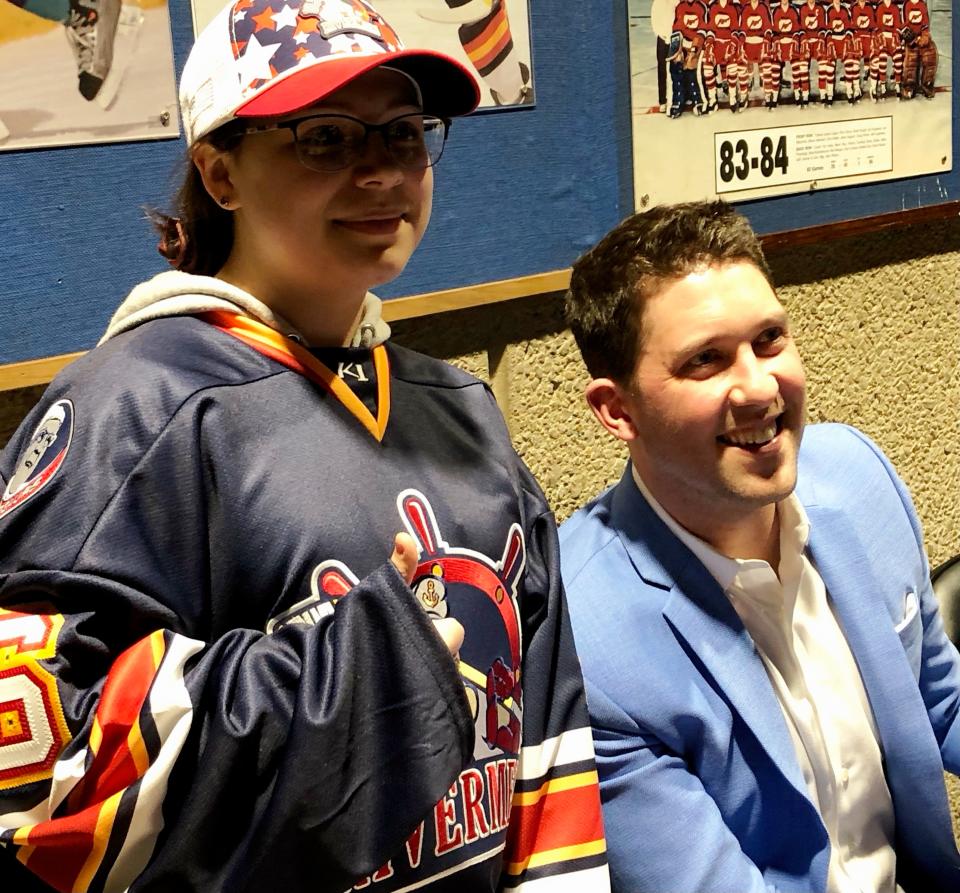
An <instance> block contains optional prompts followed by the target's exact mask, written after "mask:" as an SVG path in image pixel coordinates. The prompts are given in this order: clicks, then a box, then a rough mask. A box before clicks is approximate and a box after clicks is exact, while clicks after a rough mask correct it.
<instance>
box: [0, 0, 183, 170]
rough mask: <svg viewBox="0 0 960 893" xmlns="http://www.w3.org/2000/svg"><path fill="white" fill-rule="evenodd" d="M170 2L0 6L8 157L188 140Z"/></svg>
mask: <svg viewBox="0 0 960 893" xmlns="http://www.w3.org/2000/svg"><path fill="white" fill-rule="evenodd" d="M176 96H177V93H176V85H175V76H174V65H173V45H172V41H171V36H170V18H169V14H168V10H167V2H166V0H122V2H121V0H0V151H3V150H7V151H9V150H15V149H32V148H39V147H47V146H65V145H77V144H83V143H108V142H118V141H126V140H148V139H161V138H165V137H171V138H172V137H177V136H179V133H180V130H179V124H178V118H177V103H176Z"/></svg>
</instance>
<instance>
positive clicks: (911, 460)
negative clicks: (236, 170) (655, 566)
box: [0, 221, 960, 827]
mask: <svg viewBox="0 0 960 893" xmlns="http://www.w3.org/2000/svg"><path fill="white" fill-rule="evenodd" d="M771 266H772V267H773V271H774V276H775V279H776V281H777V283H778V284H779V286H780V293H781V297H782V298H783V299H784V301H785V303H786V304H787V306H788V307H789V309H790V312H791V314H792V316H793V318H794V322H795V328H796V331H797V337H798V341H799V344H800V349H801V352H802V354H803V356H804V359H805V362H806V366H807V376H808V382H809V407H810V418H811V419H812V420H815V421H825V420H831V421H843V422H849V423H852V424H854V425H857V426H858V427H859V428H862V429H863V430H864V431H866V432H867V433H868V434H870V435H871V436H872V437H873V438H874V439H875V440H876V441H877V442H878V443H879V444H880V446H881V447H883V449H884V450H885V451H886V452H887V453H888V455H889V456H890V457H891V459H892V460H893V462H894V464H895V465H896V466H897V468H898V470H899V471H900V473H901V475H902V476H903V477H904V479H905V480H906V482H907V483H908V485H909V486H910V488H911V490H912V492H913V495H914V498H915V500H916V503H917V507H918V510H919V513H920V517H921V518H922V520H923V522H924V527H925V531H926V537H927V547H928V551H929V553H930V558H931V561H932V562H933V563H934V564H936V563H939V562H940V561H943V560H944V559H946V558H947V557H949V556H950V555H953V554H955V553H957V552H960V292H958V288H960V286H958V280H960V222H958V221H949V222H942V223H936V224H929V225H924V226H916V227H911V228H906V229H898V230H893V231H887V232H884V233H879V234H874V235H870V236H862V237H858V238H853V239H843V240H837V241H833V242H831V243H829V244H824V245H817V246H813V247H808V248H801V249H796V250H794V251H792V252H789V253H785V254H779V255H777V256H775V257H773V258H771ZM394 332H395V338H396V340H398V341H400V342H401V343H404V344H407V345H409V346H411V347H416V348H417V349H419V350H422V351H424V352H426V353H430V354H433V355H434V356H439V357H443V358H445V359H450V360H452V361H453V362H455V363H457V364H458V365H460V366H462V367H464V368H465V369H467V370H468V371H470V372H472V373H473V374H475V375H479V376H481V377H488V378H490V379H491V380H492V382H493V384H494V387H495V390H496V391H497V395H498V399H499V400H500V401H501V405H502V406H504V408H505V411H506V414H507V417H508V420H509V423H510V427H511V430H512V432H513V435H514V438H515V441H516V444H517V448H518V449H519V451H520V452H521V454H522V455H523V456H524V457H525V459H526V460H527V462H528V463H529V465H530V466H531V468H532V469H533V471H534V473H535V474H536V475H537V477H538V478H539V480H540V482H541V484H542V485H543V488H544V490H545V491H546V493H547V496H548V497H549V498H550V500H551V502H552V504H553V505H554V507H555V509H556V511H557V514H558V516H559V517H560V518H561V519H562V518H565V517H566V516H567V515H569V514H570V512H572V511H573V510H574V509H575V508H576V507H577V506H578V505H580V504H581V503H582V502H584V501H585V500H586V499H587V498H589V497H590V496H592V495H593V494H595V493H596V492H598V491H599V490H601V489H602V488H603V487H605V486H606V485H607V484H608V483H610V482H612V481H613V480H615V479H616V478H617V477H619V475H620V472H621V470H622V467H623V462H624V459H625V455H626V453H625V451H624V450H622V449H621V448H620V447H619V445H618V444H617V443H616V442H615V441H613V439H612V438H610V437H608V436H607V435H606V434H605V432H602V431H601V429H600V428H599V426H598V425H597V424H596V423H595V422H594V420H593V417H592V416H591V415H590V414H589V412H588V411H587V409H586V406H585V404H584V402H583V398H582V391H583V386H584V384H585V383H586V380H587V379H586V370H585V369H584V367H583V365H582V363H581V361H580V357H579V354H578V352H577V349H576V346H575V345H574V343H573V339H572V337H571V336H570V335H569V333H567V332H565V331H564V327H563V323H562V318H561V310H560V296H559V295H544V296H542V297H539V298H531V299H525V300H519V301H513V302H509V303H504V304H496V305H493V306H489V307H480V308H476V309H472V310H463V311H459V312H456V313H448V314H444V315H441V316H436V317H427V318H423V319H416V320H409V321H406V322H401V323H396V324H395V325H394ZM41 392H42V388H31V389H28V390H24V391H14V392H7V393H2V392H0V444H2V443H5V442H6V440H7V438H8V437H9V435H10V433H11V432H12V430H13V428H14V427H15V425H16V424H17V422H18V421H19V419H20V418H22V416H23V414H24V413H25V412H26V411H27V409H28V408H29V407H30V406H31V405H32V404H33V403H34V402H35V401H36V400H37V399H39V397H40V394H41ZM949 781H950V784H951V787H952V793H953V804H954V813H955V818H956V819H957V820H958V827H960V784H958V783H957V780H956V779H953V778H951V779H949Z"/></svg>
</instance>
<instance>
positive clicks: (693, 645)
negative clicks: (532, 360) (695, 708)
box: [612, 466, 809, 797]
mask: <svg viewBox="0 0 960 893" xmlns="http://www.w3.org/2000/svg"><path fill="white" fill-rule="evenodd" d="M612 513H613V518H612V520H613V527H614V528H615V529H616V530H617V531H618V533H619V536H620V539H621V541H622V542H623V545H624V548H625V549H626V550H627V554H628V555H629V556H630V560H631V562H632V563H633V565H634V568H635V569H636V571H637V573H638V574H639V575H640V577H642V578H643V579H644V580H645V581H646V582H647V583H650V584H652V585H654V586H657V587H659V588H661V589H665V590H669V595H668V597H667V600H666V603H665V605H664V608H663V615H664V617H665V618H666V620H667V622H668V623H670V625H671V626H672V627H673V629H674V630H675V632H676V634H677V636H678V637H679V638H680V639H682V640H683V641H684V642H685V643H686V645H687V647H689V648H690V649H691V650H692V651H693V652H694V653H695V654H696V656H697V659H698V660H700V661H701V662H702V663H703V665H704V666H705V668H706V670H707V672H708V673H709V674H710V676H711V677H712V678H713V680H714V682H715V683H716V684H717V686H718V687H719V688H720V689H721V690H722V692H723V696H724V697H725V698H726V700H727V702H728V703H729V704H730V706H731V707H732V708H733V710H734V711H736V712H737V713H738V714H739V715H740V718H741V719H742V720H743V722H744V724H745V725H746V726H747V727H748V728H749V729H750V731H751V733H752V734H753V735H754V736H755V737H756V738H757V740H758V741H759V743H760V745H761V747H763V749H764V750H765V751H766V752H767V754H768V755H769V757H770V759H771V760H772V761H773V763H774V765H775V766H776V767H777V768H778V769H779V770H780V772H781V773H783V775H784V776H785V777H786V779H787V781H788V782H789V783H790V784H792V785H793V787H794V788H796V790H797V791H798V792H799V793H800V794H801V795H802V796H804V797H808V796H809V795H808V791H807V787H806V784H805V783H804V780H803V775H802V773H801V770H800V765H799V763H798V762H797V757H796V753H795V751H794V749H793V742H792V740H791V738H790V733H789V731H788V729H787V725H786V721H785V720H784V718H783V713H782V711H781V709H780V704H779V702H778V701H777V698H776V695H775V693H774V691H773V686H772V684H771V683H770V679H769V677H768V676H767V671H766V669H765V668H764V665H763V661H762V660H761V659H760V656H759V654H758V653H757V651H756V648H755V647H754V644H753V640H752V639H751V638H750V634H749V633H748V632H747V630H746V628H745V627H744V625H743V623H742V621H741V620H740V618H739V617H738V616H737V612H736V611H735V610H734V609H733V606H732V605H731V604H730V600H729V599H728V598H727V596H726V595H725V594H724V592H723V590H722V589H721V588H720V586H719V585H718V584H717V581H716V580H715V579H714V578H713V576H712V575H711V574H710V572H709V571H708V570H707V569H706V568H705V567H704V566H703V564H702V563H701V562H700V560H699V559H698V558H697V557H696V556H695V555H694V554H693V553H692V552H691V551H690V550H689V549H688V548H687V547H686V546H684V545H683V543H681V542H680V541H679V540H678V539H677V538H676V536H674V534H673V533H672V532H671V531H670V530H669V528H668V527H667V526H666V525H665V524H664V523H663V521H661V520H660V518H659V517H658V516H657V514H656V512H654V511H653V509H652V508H650V505H649V504H648V503H647V501H646V500H645V499H644V498H643V496H642V494H641V493H640V491H639V490H638V489H637V486H636V484H635V483H634V482H633V479H632V476H631V474H630V469H629V466H628V468H627V471H626V473H625V474H624V476H623V479H622V480H621V481H620V483H619V484H618V485H617V491H616V493H615V494H614V501H613V508H612Z"/></svg>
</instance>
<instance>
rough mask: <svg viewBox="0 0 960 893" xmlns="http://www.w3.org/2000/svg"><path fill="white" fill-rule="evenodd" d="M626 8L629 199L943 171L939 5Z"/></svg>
mask: <svg viewBox="0 0 960 893" xmlns="http://www.w3.org/2000/svg"><path fill="white" fill-rule="evenodd" d="M627 12H628V29H629V31H628V33H629V47H630V66H631V76H630V89H631V112H632V124H633V147H634V197H635V201H636V202H637V206H638V207H646V206H647V205H652V204H658V203H673V202H682V201H695V200H700V199H703V198H705V197H723V198H725V199H727V200H730V201H736V200H747V199H757V198H764V197H766V196H778V195H787V194H790V193H793V192H808V191H815V190H818V189H825V188H833V187H839V186H851V185H860V184H864V183H870V182H875V181H878V180H885V179H897V178H901V177H913V176H917V175H921V174H930V173H941V172H944V171H947V170H950V168H951V166H952V151H953V149H952V141H951V127H952V116H951V104H952V92H953V85H952V78H951V72H950V70H949V68H950V66H949V65H946V64H941V56H942V54H943V48H944V47H948V46H951V35H952V28H953V10H952V6H951V3H950V2H949V0H628V3H627ZM915 97H920V98H922V99H925V100H926V101H925V102H918V103H911V102H909V100H911V99H914V98H915ZM730 113H733V115H735V117H732V116H731V114H730Z"/></svg>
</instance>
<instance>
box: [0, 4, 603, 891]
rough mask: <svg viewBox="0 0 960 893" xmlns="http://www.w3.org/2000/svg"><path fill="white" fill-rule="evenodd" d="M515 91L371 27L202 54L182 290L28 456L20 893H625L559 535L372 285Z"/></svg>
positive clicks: (391, 269) (31, 424)
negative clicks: (470, 124) (611, 861)
mask: <svg viewBox="0 0 960 893" xmlns="http://www.w3.org/2000/svg"><path fill="white" fill-rule="evenodd" d="M387 6H390V2H389V0H387ZM71 86H73V84H71ZM481 90H482V85H481V82H480V81H479V78H478V76H477V74H476V73H475V71H474V70H473V68H471V67H468V66H467V65H466V63H465V62H464V61H461V60H459V59H457V58H455V57H454V56H452V55H448V54H445V53H442V52H439V51H437V50H436V49H435V48H433V47H422V46H419V45H418V44H417V43H416V42H413V41H406V39H405V35H404V34H403V32H402V31H401V30H400V29H399V28H396V27H394V26H393V23H392V22H390V20H389V19H388V17H387V16H386V15H385V14H383V13H381V12H380V11H379V9H378V8H375V7H373V6H372V5H371V4H369V3H367V2H365V0H230V2H229V3H227V4H226V5H225V6H224V7H223V8H222V9H221V11H220V12H219V13H218V14H217V15H216V16H215V17H214V18H213V19H212V20H211V21H210V22H209V24H208V25H207V26H206V27H205V28H204V29H203V30H202V31H201V33H200V34H199V35H198V37H197V39H196V41H195V43H194V45H193V47H192V49H191V51H190V54H189V56H188V57H187V59H186V60H185V64H184V67H183V71H182V74H181V77H180V86H179V97H180V106H179V109H180V115H181V119H182V123H183V128H184V133H185V137H186V139H185V146H184V148H185V150H186V152H187V157H186V158H185V165H184V168H183V171H182V177H181V185H180V188H179V191H178V192H177V194H176V196H175V197H174V199H173V207H172V208H171V209H170V210H169V212H167V211H162V210H159V209H155V210H154V211H153V212H152V220H153V222H154V224H155V226H156V229H157V234H158V235H159V238H160V243H159V245H158V248H159V253H160V255H161V257H158V258H157V270H152V271H149V272H148V278H146V279H145V281H143V282H141V283H140V284H139V285H137V286H136V287H135V288H134V289H133V290H132V292H131V293H130V294H129V295H128V296H127V297H126V298H123V297H122V296H121V295H118V296H117V301H118V302H119V306H118V309H117V310H116V312H115V313H114V315H113V317H112V319H111V320H110V322H109V323H108V325H107V327H106V331H105V332H104V334H103V337H102V339H101V341H100V343H99V344H98V346H97V347H96V348H94V349H93V350H91V351H90V352H88V353H86V354H84V356H82V357H81V358H80V359H78V360H77V361H76V362H75V363H73V364H71V365H69V366H67V367H66V368H65V369H64V370H63V371H62V372H61V373H60V374H59V375H58V376H57V377H56V378H55V379H54V381H53V382H52V383H51V384H50V385H49V387H48V388H47V390H46V391H45V393H44V394H43V397H42V398H41V401H40V403H39V404H38V405H37V406H36V407H35V408H34V410H33V411H32V412H31V413H30V414H29V416H28V417H27V418H26V419H25V420H24V422H23V424H22V425H21V427H20V429H19V430H18V431H17V433H15V434H14V435H13V437H12V438H11V439H10V441H9V443H8V444H7V446H6V447H5V448H4V450H3V451H2V452H0V877H2V878H3V883H2V889H3V890H4V891H6V890H15V891H17V893H41V891H42V893H50V891H58V893H67V891H84V893H123V891H129V893H138V891H144V893H145V891H177V893H213V891H224V893H248V891H249V893H264V891H284V893H288V891H289V893H348V891H353V890H368V891H369V893H407V891H414V890H416V891H424V893H568V891H571V890H583V891H590V893H608V891H609V877H608V870H607V863H606V843H605V836H604V830H603V821H602V814H601V805H600V796H599V788H598V781H597V772H596V763H595V758H594V751H593V740H592V735H591V731H590V727H589V722H588V718H587V712H586V702H585V695H584V686H583V679H582V675H581V672H580V667H579V662H578V659H577V654H576V648H575V643H574V640H573V635H572V632H571V629H570V624H569V615H568V610H567V604H566V599H565V596H564V592H563V586H562V582H561V576H560V568H559V551H558V540H557V529H556V522H555V519H554V516H553V513H552V511H551V510H550V507H549V506H548V505H547V502H546V499H545V497H544V495H543V493H542V491H541V489H540V487H539V485H538V484H537V482H536V481H535V480H534V478H533V476H532V475H531V473H530V471H529V470H528V469H527V467H526V465H525V464H524V462H523V461H522V460H521V458H520V457H519V455H518V454H517V452H516V451H515V449H514V447H513V445H512V443H511V440H510V435H509V432H508V429H507V426H506V423H505V421H504V418H503V416H502V415H501V413H500V410H499V408H498V406H497V403H496V401H495V399H494V396H493V393H492V391H491V389H490V387H489V386H488V385H487V384H486V383H484V382H482V381H480V380H478V379H476V378H474V377H473V376H471V375H468V374H467V373H466V372H464V371H462V370H460V369H457V368H455V367H453V366H450V365H448V364H446V363H443V362H441V361H439V360H436V359H433V358H431V357H428V356H426V355H423V354H420V353H417V352H416V351H413V350H410V349H406V348H403V347H401V346H399V345H395V344H394V343H393V342H392V341H391V339H390V334H391V332H390V327H389V325H388V324H387V323H386V321H385V320H384V319H383V314H382V312H381V309H382V307H381V302H380V300H379V299H378V298H377V297H376V296H375V295H374V294H372V293H371V291H370V290H371V289H374V288H378V287H380V286H381V285H384V284H385V283H387V282H389V281H390V280H392V279H394V278H395V277H396V276H398V275H399V274H400V273H401V271H402V270H403V269H404V267H405V266H406V264H407V262H408V260H409V259H410V257H411V255H412V254H413V252H414V251H415V250H416V249H417V247H418V245H419V243H420V240H421V237H422V236H423V234H424V232H425V230H426V228H427V225H428V223H429V219H430V214H431V208H432V199H433V189H434V180H435V178H436V182H437V184H438V188H444V185H443V166H442V165H443V162H442V156H443V153H444V147H445V146H446V144H447V140H448V135H449V132H450V130H451V129H454V131H455V128H456V126H457V124H458V119H459V118H460V117H462V116H464V115H467V114H470V113H471V112H473V111H474V110H475V108H476V106H477V104H478V102H479V100H480V96H481ZM84 101H86V100H84ZM458 149H462V150H463V151H469V150H470V145H469V143H468V142H466V141H465V142H464V144H463V145H462V146H458ZM154 239H156V235H154ZM105 250H106V249H105ZM168 265H169V267H170V268H169V269H165V270H164V271H163V272H159V270H162V269H163V268H164V267H165V266H168Z"/></svg>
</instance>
